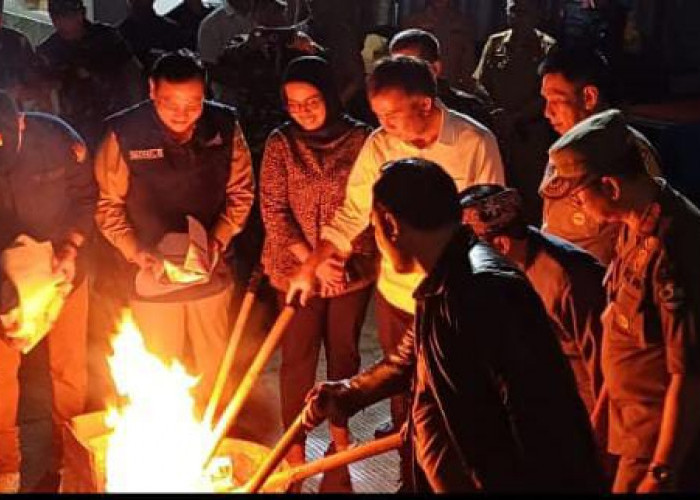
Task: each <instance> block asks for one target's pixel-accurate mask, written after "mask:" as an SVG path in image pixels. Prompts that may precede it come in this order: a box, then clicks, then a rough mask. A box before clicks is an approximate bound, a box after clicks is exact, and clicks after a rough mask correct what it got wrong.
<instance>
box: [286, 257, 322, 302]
mask: <svg viewBox="0 0 700 500" xmlns="http://www.w3.org/2000/svg"><path fill="white" fill-rule="evenodd" d="M307 262H308V261H307ZM315 284H316V273H315V269H314V267H313V266H309V265H307V264H304V265H302V266H301V268H300V269H299V271H298V272H297V273H296V274H295V275H294V276H292V277H291V278H290V279H289V289H288V290H287V298H286V303H287V304H292V303H293V302H294V299H295V298H296V297H297V296H298V298H299V304H301V305H302V306H305V305H306V303H307V301H308V300H309V297H310V296H311V293H312V292H313V289H314V285H315Z"/></svg>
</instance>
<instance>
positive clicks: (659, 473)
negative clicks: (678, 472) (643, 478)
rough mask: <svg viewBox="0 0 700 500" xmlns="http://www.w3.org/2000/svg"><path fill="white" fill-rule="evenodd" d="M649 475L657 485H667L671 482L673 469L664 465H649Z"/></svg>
mask: <svg viewBox="0 0 700 500" xmlns="http://www.w3.org/2000/svg"><path fill="white" fill-rule="evenodd" d="M649 474H651V477H652V478H654V481H656V482H657V483H659V484H668V483H670V482H672V481H673V477H674V473H673V469H672V468H671V467H670V466H668V465H665V464H651V465H650V466H649Z"/></svg>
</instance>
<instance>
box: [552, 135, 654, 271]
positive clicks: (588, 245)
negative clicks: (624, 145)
mask: <svg viewBox="0 0 700 500" xmlns="http://www.w3.org/2000/svg"><path fill="white" fill-rule="evenodd" d="M630 130H631V131H632V133H633V134H634V135H635V137H636V138H637V146H638V147H639V150H640V152H641V153H642V158H643V159H644V164H645V166H646V169H647V172H649V174H650V175H652V176H654V177H658V176H660V175H661V161H660V159H659V155H658V153H657V152H656V150H655V149H654V147H653V146H652V145H651V143H649V141H648V140H647V139H646V137H644V136H643V135H642V134H641V133H639V132H638V131H636V130H635V129H633V128H631V127H630ZM542 216H543V223H542V230H543V231H545V232H547V233H550V234H553V235H555V236H559V237H560V238H564V239H565V240H567V241H570V242H571V243H574V244H575V245H578V246H580V247H581V248H583V249H584V250H588V251H589V252H590V253H592V254H593V255H594V256H595V257H596V258H598V260H599V261H600V262H602V263H603V264H604V265H606V266H607V265H608V264H609V263H610V261H611V260H612V258H613V254H614V253H615V243H616V241H617V237H618V234H619V233H620V225H619V224H614V223H613V224H611V223H599V222H597V221H595V220H593V219H592V218H591V217H590V216H588V215H586V214H585V213H584V212H583V211H582V210H581V209H580V208H579V207H577V206H575V205H574V204H573V203H571V201H569V199H568V198H562V199H557V200H554V199H548V198H545V199H544V208H543V215H542Z"/></svg>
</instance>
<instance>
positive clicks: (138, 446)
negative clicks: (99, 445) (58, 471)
mask: <svg viewBox="0 0 700 500" xmlns="http://www.w3.org/2000/svg"><path fill="white" fill-rule="evenodd" d="M113 345H114V356H113V357H111V358H109V360H108V361H109V365H110V368H111V371H112V376H113V379H114V383H115V386H116V389H117V392H118V393H119V395H120V396H123V397H125V398H127V401H128V402H127V403H126V404H124V405H122V406H121V407H120V408H114V407H113V408H110V409H109V411H108V415H107V425H108V426H109V427H110V428H111V429H112V434H111V435H110V436H109V439H108V444H107V450H106V457H105V470H106V472H105V473H106V491H107V492H163V493H168V492H182V493H189V492H213V491H216V490H220V489H221V484H217V481H216V480H215V479H214V478H213V477H212V475H211V474H206V473H204V471H203V470H202V464H203V463H204V460H205V458H206V456H205V455H206V453H207V446H206V444H207V443H210V442H211V440H212V433H211V430H210V429H208V428H207V427H206V426H205V425H203V424H202V423H201V422H200V421H198V420H197V418H196V416H195V406H194V399H193V397H192V395H191V390H192V389H193V388H194V387H195V385H196V384H197V382H198V379H197V378H196V377H193V376H191V375H188V374H187V373H186V371H185V369H184V368H183V366H182V365H181V364H180V363H178V362H177V361H173V362H172V363H171V364H170V365H169V366H168V365H166V364H165V363H163V362H162V361H161V360H160V359H158V358H157V357H156V356H154V355H153V354H151V353H149V352H148V351H147V350H146V348H145V346H144V342H143V339H142V337H141V334H140V332H139V330H138V329H137V327H136V325H135V324H134V322H133V320H132V318H131V315H130V314H129V313H128V312H126V313H124V315H123V318H122V322H121V325H120V328H119V333H118V335H117V336H116V338H115V339H114V341H113ZM220 465H221V464H220V462H215V466H220Z"/></svg>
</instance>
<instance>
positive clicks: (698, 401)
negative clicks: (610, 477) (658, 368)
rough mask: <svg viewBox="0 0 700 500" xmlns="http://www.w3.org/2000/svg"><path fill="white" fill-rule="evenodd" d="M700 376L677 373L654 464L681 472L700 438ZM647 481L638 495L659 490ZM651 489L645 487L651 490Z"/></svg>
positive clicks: (666, 403) (672, 385) (667, 396)
mask: <svg viewBox="0 0 700 500" xmlns="http://www.w3.org/2000/svg"><path fill="white" fill-rule="evenodd" d="M698 415H700V376H699V375H696V374H695V375H685V374H674V375H671V382H670V384H669V386H668V389H667V390H666V398H665V399H664V411H663V416H662V419H661V431H660V432H659V440H658V441H657V443H656V450H655V451H654V459H653V461H652V463H654V464H663V465H667V466H669V467H671V469H672V470H674V471H676V472H677V471H679V470H680V469H681V467H682V466H683V465H684V463H685V458H686V456H687V455H688V452H689V451H690V450H691V447H692V446H693V444H694V443H695V442H697V439H698V435H700V419H699V418H698ZM655 486H656V485H653V484H652V485H650V484H649V483H648V482H647V481H644V482H643V483H642V485H640V488H639V490H638V492H640V493H641V492H645V491H659V490H658V489H657V488H656V487H655ZM650 487H651V489H649V490H647V489H645V488H650Z"/></svg>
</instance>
